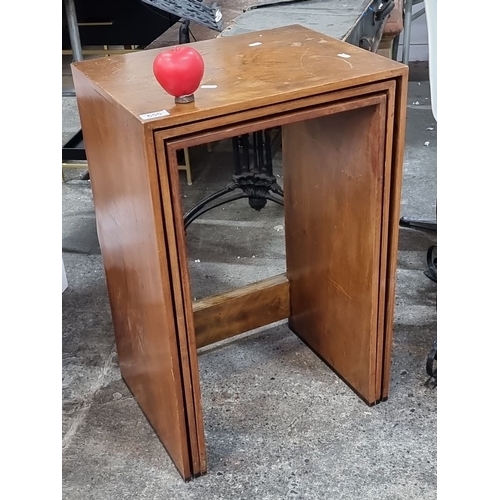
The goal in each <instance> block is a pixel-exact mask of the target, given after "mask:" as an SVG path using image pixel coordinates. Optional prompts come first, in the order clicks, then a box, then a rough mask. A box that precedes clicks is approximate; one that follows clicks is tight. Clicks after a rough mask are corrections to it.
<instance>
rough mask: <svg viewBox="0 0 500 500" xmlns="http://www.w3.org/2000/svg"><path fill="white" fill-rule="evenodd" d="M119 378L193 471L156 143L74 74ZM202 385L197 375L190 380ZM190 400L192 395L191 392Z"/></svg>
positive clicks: (185, 471) (186, 473) (182, 466)
mask: <svg viewBox="0 0 500 500" xmlns="http://www.w3.org/2000/svg"><path fill="white" fill-rule="evenodd" d="M74 82H75V88H76V92H77V95H78V107H79V112H80V118H81V123H82V129H83V131H84V134H85V141H86V146H87V158H88V164H89V169H90V173H91V178H92V192H93V199H94V206H95V212H96V221H97V231H98V237H99V244H100V247H101V253H102V259H103V263H104V269H105V273H106V281H107V287H108V295H109V301H110V305H111V313H112V317H113V324H114V330H115V337H116V345H117V351H118V358H119V362H120V369H121V372H122V376H123V379H124V381H125V382H126V384H127V385H128V387H129V388H130V391H131V392H132V393H133V395H134V397H135V398H136V400H137V402H138V403H139V405H140V407H141V409H142V410H143V412H144V414H145V415H146V417H147V418H148V420H149V421H150V423H151V425H152V426H153V428H154V429H155V431H156V433H157V434H158V437H159V438H160V440H161V442H162V443H163V444H164V445H165V447H166V449H167V451H168V452H169V454H170V456H171V458H172V460H173V462H174V463H175V465H176V466H177V468H178V469H179V472H180V473H181V475H182V476H183V477H185V478H188V477H190V476H191V475H192V471H193V465H192V463H191V458H190V455H191V453H190V450H189V448H188V444H187V439H188V437H187V436H188V425H187V416H186V409H185V408H186V406H187V404H188V403H187V401H186V400H187V399H189V394H187V395H186V393H185V391H184V390H183V380H184V378H185V375H184V374H183V373H182V369H181V365H184V364H185V361H184V359H183V356H181V355H179V341H180V333H179V332H178V328H177V325H176V319H175V318H176V314H175V304H174V297H173V294H172V290H171V287H170V285H169V283H171V282H172V279H173V277H172V267H171V265H170V264H169V258H168V253H167V248H166V241H165V229H164V220H163V214H162V206H161V196H160V190H159V186H158V182H157V172H156V166H155V164H154V163H152V162H151V161H150V158H152V157H154V151H153V141H152V137H151V135H149V134H145V133H144V129H143V127H142V125H141V123H140V122H138V121H137V120H136V119H134V117H133V116H132V115H130V114H129V113H128V112H127V111H126V110H125V109H123V108H122V107H120V106H115V105H110V103H109V102H108V101H107V100H106V99H105V98H104V97H102V96H101V95H100V94H99V93H97V92H96V91H95V90H94V88H93V87H92V85H90V84H89V81H88V80H87V79H86V78H85V77H84V76H83V75H82V74H81V73H80V72H78V71H76V72H75V73H74ZM192 383H194V384H199V380H198V379H195V380H193V381H192ZM190 399H191V400H192V399H193V398H192V396H191V398H190Z"/></svg>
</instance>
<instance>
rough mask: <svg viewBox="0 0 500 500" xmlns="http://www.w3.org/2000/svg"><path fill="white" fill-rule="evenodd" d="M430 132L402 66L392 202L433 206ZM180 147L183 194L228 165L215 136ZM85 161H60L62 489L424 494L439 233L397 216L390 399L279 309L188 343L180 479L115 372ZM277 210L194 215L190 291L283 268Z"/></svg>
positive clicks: (226, 171) (71, 128) (427, 115)
mask: <svg viewBox="0 0 500 500" xmlns="http://www.w3.org/2000/svg"><path fill="white" fill-rule="evenodd" d="M62 101H63V102H62V111H63V112H62V121H63V143H64V142H65V141H66V140H67V139H68V138H69V137H70V136H71V135H72V134H73V133H74V132H76V131H77V130H78V129H79V121H78V113H77V110H76V105H75V99H74V98H63V99H62ZM429 127H432V128H433V129H432V130H429ZM436 138H437V133H436V123H435V121H434V119H433V116H432V113H431V109H430V95H429V85H428V82H411V83H410V88H409V98H408V121H407V139H406V152H405V164H404V185H403V194H402V212H403V214H404V215H411V216H418V217H429V218H432V217H434V216H435V200H436ZM427 141H428V142H429V144H428V145H425V143H426V142H427ZM191 160H192V164H193V167H192V168H193V176H194V184H193V185H192V186H187V185H186V183H185V174H184V173H183V172H181V173H180V177H181V182H182V190H183V196H184V197H183V200H184V202H185V206H186V208H187V207H189V206H192V205H193V204H194V203H195V202H196V201H197V200H199V199H200V198H202V197H203V196H204V195H206V194H208V193H211V192H212V191H214V190H215V189H218V188H220V187H222V186H223V185H224V184H225V183H226V182H227V181H228V179H229V178H230V175H231V163H230V161H231V153H230V149H229V148H228V145H227V144H226V143H225V142H220V143H217V144H215V145H214V148H213V152H212V153H211V154H208V153H207V150H206V149H205V148H195V149H193V150H192V152H191ZM279 160H280V158H279V155H278V156H277V157H276V161H275V167H276V173H277V174H278V175H280V174H281V164H280V161H279ZM81 174H82V171H81V170H66V171H65V176H66V182H64V183H63V185H62V223H63V234H62V246H63V259H64V263H65V266H66V271H67V275H68V281H69V288H68V289H67V290H66V291H65V292H64V293H63V296H62V301H63V318H62V335H63V339H62V345H63V353H62V355H63V370H62V377H63V393H62V403H63V405H62V410H63V411H62V422H63V438H62V448H63V455H62V468H63V498H64V499H67V500H73V499H95V500H100V499H102V500H115V499H116V500H118V499H119V500H125V499H134V500H139V499H148V500H149V499H151V500H153V499H172V500H174V499H175V500H183V499H200V500H201V499H203V500H205V499H206V500H212V499H214V500H215V499H224V500H229V499H238V500H240V499H252V500H253V499H259V500H264V499H273V500H274V499H276V500H278V499H288V498H297V499H346V500H350V499H372V500H375V499H376V500H379V499H380V500H381V499H387V500H389V499H390V500H396V499H418V500H427V499H435V498H436V496H437V451H436V448H437V442H436V441H437V440H436V416H437V388H436V389H431V388H429V387H427V386H426V385H425V382H426V380H427V375H426V372H425V363H426V358H427V353H428V351H429V349H430V347H431V346H432V343H433V341H434V339H435V336H436V285H435V284H434V283H433V282H431V281H430V280H429V279H428V278H427V277H426V276H424V274H423V270H424V269H425V267H426V251H427V248H428V246H429V245H430V244H431V243H433V242H435V235H432V234H427V233H423V232H419V231H415V230H410V229H401V233H400V253H399V265H398V270H397V290H396V293H397V298H396V313H395V326H394V328H395V332H394V350H393V365H392V379H391V390H390V396H389V399H388V401H386V402H384V403H381V404H379V405H377V406H375V407H372V408H369V407H367V406H366V405H365V404H364V403H362V402H361V401H360V400H359V399H358V397H357V396H356V395H354V394H353V393H352V391H351V390H350V389H349V388H348V387H347V386H346V385H345V384H344V383H343V382H342V381H341V380H340V379H339V378H338V377H337V376H336V375H335V374H334V373H333V372H332V371H330V370H329V369H328V368H327V367H326V366H325V365H324V364H323V363H322V362H321V361H320V360H319V359H318V358H316V357H315V355H314V354H313V353H312V352H311V351H309V349H308V348H307V347H305V346H304V345H303V344H302V343H301V341H300V340H298V339H297V337H295V335H294V334H292V333H291V332H290V331H289V330H288V328H287V326H286V324H284V323H283V322H282V323H278V324H275V325H271V326H269V327H265V328H262V329H259V330H257V331H254V332H249V333H247V334H244V335H242V336H240V337H236V338H234V339H231V340H228V341H225V342H223V343H221V344H219V345H215V346H209V347H207V348H205V349H202V350H200V353H199V365H200V373H201V388H202V397H203V412H204V421H205V432H206V442H207V454H208V468H209V472H208V474H207V475H206V476H203V477H200V478H197V479H195V480H193V481H191V482H189V483H184V482H183V481H182V480H181V478H180V476H179V474H178V472H177V470H176V469H175V467H174V466H173V464H172V462H171V461H170V459H169V457H168V455H167V453H166V452H165V450H164V448H163V447H162V445H161V444H160V442H159V440H158V439H157V437H156V435H155V433H154V432H153V430H152V428H151V427H150V426H149V424H148V422H147V421H146V419H145V417H144V416H143V414H142V412H141V410H140V409H139V407H138V405H137V404H136V402H135V400H134V399H133V398H132V396H131V394H130V393H129V391H128V389H127V388H126V386H125V384H124V383H123V381H122V379H121V376H120V370H119V367H118V361H117V356H116V350H115V344H114V337H113V327H112V323H111V317H110V311H109V304H108V298H107V292H106V283H105V279H104V274H103V268H102V262H101V255H100V251H99V243H98V240H97V235H96V226H95V215H94V210H93V204H92V192H91V186H90V183H89V182H88V181H82V180H80V175H81ZM282 224H283V213H282V209H281V208H280V207H279V206H275V205H268V206H266V208H265V209H264V210H262V211H261V212H260V213H257V212H255V211H253V210H252V209H250V207H249V206H248V203H247V202H246V201H245V200H242V201H239V202H234V203H233V204H230V205H226V206H225V207H224V208H219V209H216V210H214V211H211V212H208V213H207V214H206V215H204V216H203V217H202V218H201V219H199V220H197V221H195V222H194V223H193V224H192V225H191V227H190V228H189V230H188V250H189V261H190V272H191V278H192V282H193V292H194V296H195V297H196V298H197V299H198V298H201V297H204V296H207V295H210V294H214V293H218V292H221V291H225V290H229V289H231V288H234V287H237V286H240V285H243V284H246V283H251V282H254V281H257V280H259V279H262V278H265V277H269V276H272V275H274V274H277V273H280V272H283V271H284V270H285V261H284V234H283V230H282V229H281V226H282ZM198 260H199V262H198Z"/></svg>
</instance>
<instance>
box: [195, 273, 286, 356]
mask: <svg viewBox="0 0 500 500" xmlns="http://www.w3.org/2000/svg"><path fill="white" fill-rule="evenodd" d="M193 312H194V324H195V331H196V346H197V347H198V348H200V347H205V346H207V345H210V344H213V343H215V342H220V341H221V340H225V339H228V338H230V337H233V336H235V335H238V334H239V333H244V332H248V331H249V330H253V329H255V328H259V327H260V326H264V325H269V324H270V323H274V322H275V321H280V320H283V319H286V318H288V317H289V316H290V292H289V286H288V279H287V277H286V275H285V274H280V275H278V276H274V277H272V278H269V279H266V280H262V281H259V282H257V283H252V284H251V285H248V286H245V287H241V288H238V289H236V290H231V291H229V292H226V293H222V294H220V295H214V296H212V297H208V298H206V299H203V300H199V301H197V302H195V303H194V304H193Z"/></svg>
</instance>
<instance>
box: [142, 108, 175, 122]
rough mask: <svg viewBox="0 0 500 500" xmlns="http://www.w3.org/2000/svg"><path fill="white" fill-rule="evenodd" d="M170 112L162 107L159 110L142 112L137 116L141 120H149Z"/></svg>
mask: <svg viewBox="0 0 500 500" xmlns="http://www.w3.org/2000/svg"><path fill="white" fill-rule="evenodd" d="M169 114H170V113H169V112H168V111H167V110H166V109H162V110H161V111H153V112H152V113H144V114H143V115H139V118H141V119H142V120H151V118H161V117H162V116H168V115H169Z"/></svg>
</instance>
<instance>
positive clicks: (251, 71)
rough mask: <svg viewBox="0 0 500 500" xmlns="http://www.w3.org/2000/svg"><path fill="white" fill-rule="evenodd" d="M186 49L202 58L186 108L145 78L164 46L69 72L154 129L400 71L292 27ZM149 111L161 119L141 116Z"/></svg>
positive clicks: (367, 54)
mask: <svg viewBox="0 0 500 500" xmlns="http://www.w3.org/2000/svg"><path fill="white" fill-rule="evenodd" d="M190 45H192V46H193V47H195V48H196V49H197V50H198V51H199V52H200V53H201V54H202V56H203V58H204V61H205V75H204V78H203V80H202V87H200V88H199V89H198V90H197V91H196V92H195V101H194V102H193V103H190V104H175V103H174V98H173V97H172V96H170V95H168V94H167V93H166V92H165V91H164V90H163V89H162V88H161V87H160V85H159V84H158V82H157V81H156V79H155V77H154V75H153V71H152V66H153V60H154V58H155V57H156V56H157V55H158V53H159V52H161V51H162V50H168V49H154V50H146V51H142V52H136V53H130V54H123V55H114V56H111V57H105V58H99V59H92V60H88V61H83V62H78V63H74V64H73V65H72V68H73V72H74V73H75V72H76V73H78V72H81V73H82V74H83V75H85V76H86V77H87V79H89V80H90V81H91V82H92V84H93V87H94V89H95V90H96V91H97V92H99V93H100V94H101V95H102V96H103V97H105V98H106V99H108V100H110V101H115V102H117V103H119V104H120V105H121V106H122V107H124V108H125V109H127V110H128V111H129V112H130V113H132V114H133V115H134V116H136V117H137V119H138V120H142V121H143V122H151V123H153V124H154V128H157V127H158V128H160V127H169V126H173V125H176V124H178V123H183V124H186V123H190V122H194V121H198V120H202V119H206V118H212V117H216V116H222V115H227V114H230V113H237V112H240V111H245V110H249V109H255V108H259V107H262V106H267V105H269V104H276V103H280V102H286V101H289V100H292V99H299V98H302V97H305V96H312V95H318V94H322V93H325V92H331V91H334V90H340V89H343V88H347V87H352V86H355V85H361V84H365V83H369V82H373V81H379V80H383V79H387V78H391V77H394V76H398V75H401V74H403V73H404V72H405V71H406V70H407V67H406V66H404V65H402V64H400V63H397V62H395V61H392V60H390V59H388V58H385V57H383V56H379V55H377V54H373V53H371V52H368V51H366V50H364V49H360V48H358V47H355V46H353V45H351V44H347V43H345V42H342V41H340V40H337V39H334V38H330V37H327V36H325V35H324V34H322V33H318V32H315V31H312V30H310V29H308V28H305V27H303V26H298V25H295V26H287V27H282V28H277V29H274V30H267V31H260V32H253V33H249V34H243V35H240V36H237V37H222V38H217V39H214V40H207V41H202V42H196V43H193V44H190ZM75 76H78V75H75ZM203 85H209V86H210V87H209V88H204V87H203ZM77 95H78V88H77ZM157 111H166V112H167V113H168V115H167V116H159V117H156V118H152V119H149V118H146V119H145V118H141V115H144V114H148V113H154V112H157Z"/></svg>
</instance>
